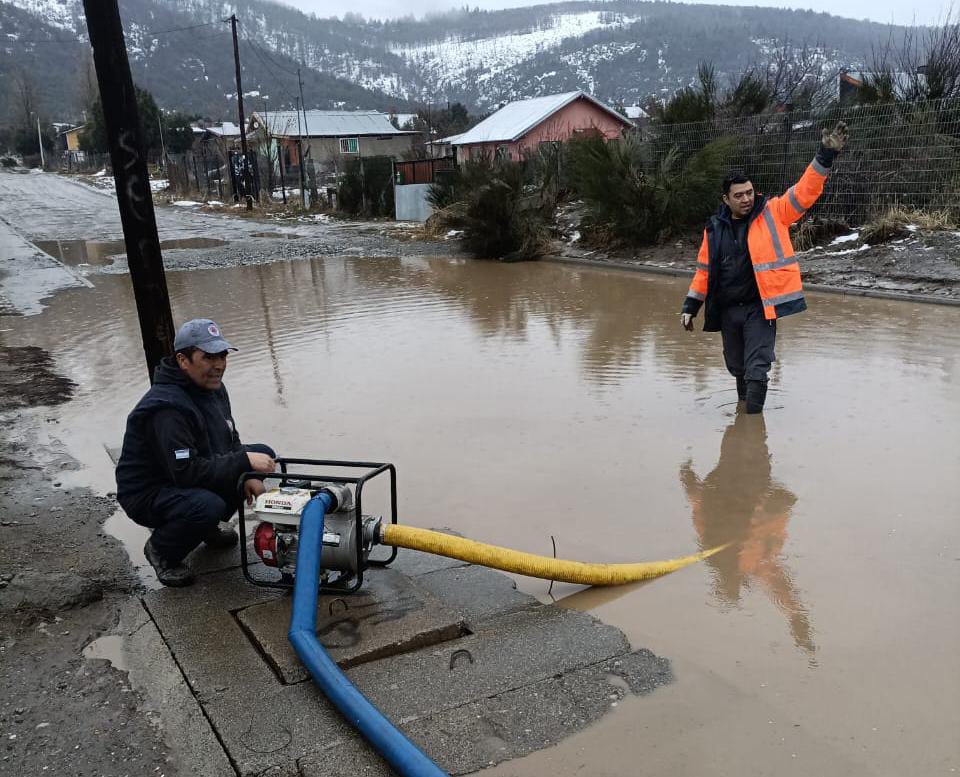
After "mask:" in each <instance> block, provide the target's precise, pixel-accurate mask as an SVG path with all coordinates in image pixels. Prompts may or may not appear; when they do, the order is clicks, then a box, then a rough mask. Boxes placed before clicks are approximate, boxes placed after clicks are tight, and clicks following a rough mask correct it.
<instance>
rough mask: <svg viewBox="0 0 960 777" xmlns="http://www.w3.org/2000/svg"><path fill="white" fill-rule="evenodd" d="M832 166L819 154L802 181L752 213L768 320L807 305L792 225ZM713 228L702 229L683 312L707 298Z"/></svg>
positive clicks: (750, 239) (750, 237)
mask: <svg viewBox="0 0 960 777" xmlns="http://www.w3.org/2000/svg"><path fill="white" fill-rule="evenodd" d="M829 172H830V169H829V168H828V167H824V166H823V165H822V164H820V162H819V161H817V160H816V159H814V160H813V162H811V163H810V164H809V165H808V166H807V169H806V170H805V171H804V173H803V175H802V176H801V177H800V180H799V181H797V183H796V184H795V185H793V186H791V187H790V188H789V189H787V191H786V193H785V194H784V195H782V196H781V197H771V198H770V199H769V200H767V203H766V205H765V206H764V208H763V210H762V211H761V212H760V214H759V215H757V217H756V218H754V220H753V222H752V223H751V224H750V229H749V231H748V233H747V245H748V247H749V249H750V261H751V262H752V263H753V273H754V277H755V278H756V279H757V289H758V290H759V291H760V299H761V301H762V302H763V315H764V317H765V318H767V319H775V318H778V317H781V316H786V315H790V314H791V313H799V312H800V311H801V310H804V309H806V303H805V302H804V301H803V283H802V281H801V280H800V264H799V263H798V261H797V258H796V256H795V255H794V250H793V244H792V243H791V242H790V230H789V227H790V225H791V224H793V223H794V222H795V221H797V220H798V219H800V217H801V216H803V214H804V213H806V212H807V210H809V209H810V207H811V206H812V205H813V204H814V203H815V202H816V201H817V200H818V199H819V197H820V195H821V194H822V193H823V185H824V183H825V182H826V180H827V175H828V174H829ZM708 232H709V230H708V229H705V230H704V231H703V243H702V244H701V245H700V252H699V253H698V254H697V272H696V274H695V275H694V276H693V281H692V282H691V283H690V289H689V291H688V292H687V297H688V298H689V299H690V300H693V301H695V302H693V304H692V305H689V306H685V307H684V312H694V313H695V312H696V311H697V310H698V309H699V307H700V303H701V302H703V301H704V300H706V298H707V291H708V288H709V280H710V239H709V234H708Z"/></svg>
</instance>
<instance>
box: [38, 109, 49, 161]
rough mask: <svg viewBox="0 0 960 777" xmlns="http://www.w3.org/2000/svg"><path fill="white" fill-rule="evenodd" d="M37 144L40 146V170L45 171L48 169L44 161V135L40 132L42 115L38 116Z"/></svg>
mask: <svg viewBox="0 0 960 777" xmlns="http://www.w3.org/2000/svg"><path fill="white" fill-rule="evenodd" d="M37 142H38V143H39V144H40V169H41V170H43V168H44V167H46V166H47V165H46V162H44V160H43V134H42V133H41V132H40V114H39V113H38V114H37Z"/></svg>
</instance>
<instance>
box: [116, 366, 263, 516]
mask: <svg viewBox="0 0 960 777" xmlns="http://www.w3.org/2000/svg"><path fill="white" fill-rule="evenodd" d="M249 469H250V464H249V460H248V458H247V453H246V451H245V450H244V449H243V447H242V445H241V443H240V436H239V434H237V430H236V426H235V425H234V423H233V417H232V416H231V410H230V398H229V396H228V395H227V390H226V388H225V387H223V386H222V385H221V387H220V388H219V389H216V390H214V391H207V390H205V389H202V388H200V387H199V386H197V385H196V384H195V383H194V382H193V381H192V380H190V378H189V377H188V376H187V375H186V373H184V372H183V371H182V370H181V369H180V368H179V367H178V366H177V364H176V362H175V361H174V360H173V358H172V357H167V358H165V359H163V361H161V363H160V364H159V366H158V367H157V369H156V371H155V372H154V382H153V386H151V388H150V390H149V391H148V392H147V393H146V394H145V395H144V396H143V398H142V399H141V400H140V401H139V402H138V403H137V406H136V407H135V408H134V409H133V411H132V412H131V413H130V415H129V416H128V417H127V429H126V432H125V433H124V435H123V449H122V451H121V453H120V461H119V462H118V463H117V500H118V501H119V502H120V506H121V507H122V508H123V509H124V511H125V512H126V513H127V515H129V516H130V517H131V518H132V519H133V520H134V521H136V522H137V523H141V524H143V525H145V526H150V525H152V519H151V515H150V510H151V506H152V504H153V500H154V498H155V497H156V495H157V493H158V492H159V491H160V489H161V488H163V487H165V486H174V487H176V488H205V489H208V490H210V491H213V492H214V493H215V494H217V495H218V496H220V497H221V498H223V500H224V501H225V502H227V504H232V503H234V502H236V501H237V482H238V480H239V478H240V476H241V475H242V474H243V473H244V472H246V471H248V470H249Z"/></svg>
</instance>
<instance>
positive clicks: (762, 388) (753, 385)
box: [747, 380, 767, 414]
mask: <svg viewBox="0 0 960 777" xmlns="http://www.w3.org/2000/svg"><path fill="white" fill-rule="evenodd" d="M766 399H767V382H766V381H765V380H748V381H747V413H750V414H753V413H762V412H763V403H764V402H765V401H766Z"/></svg>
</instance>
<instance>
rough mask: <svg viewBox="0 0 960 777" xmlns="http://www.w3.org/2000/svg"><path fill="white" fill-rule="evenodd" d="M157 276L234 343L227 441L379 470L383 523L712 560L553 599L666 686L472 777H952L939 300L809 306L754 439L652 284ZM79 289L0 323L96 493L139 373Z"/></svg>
mask: <svg viewBox="0 0 960 777" xmlns="http://www.w3.org/2000/svg"><path fill="white" fill-rule="evenodd" d="M167 277H168V282H169V284H170V294H171V299H172V304H173V306H174V314H175V317H176V318H177V319H178V320H182V319H185V318H189V317H194V316H210V317H212V318H214V319H215V320H217V322H218V323H219V324H220V325H221V327H222V329H223V331H224V332H225V333H226V336H227V337H228V338H229V339H230V340H231V341H232V342H233V343H234V344H235V345H237V346H238V347H239V348H240V351H239V352H238V353H236V354H235V355H233V356H231V360H230V367H229V370H228V373H227V376H226V382H227V385H228V386H229V388H230V391H231V397H232V401H233V406H234V411H235V416H236V418H237V422H238V425H239V428H240V431H241V434H242V435H243V437H244V439H245V440H247V441H251V442H252V441H266V442H269V443H270V444H272V445H273V446H274V447H276V448H277V449H278V450H280V451H281V453H283V454H286V455H291V456H316V457H329V458H340V459H367V460H383V461H391V462H394V463H395V464H396V465H397V467H398V472H399V497H400V510H401V520H402V521H403V522H405V523H410V524H413V525H417V526H425V527H431V526H447V527H451V528H453V529H455V530H457V531H459V532H461V533H463V534H465V535H467V536H469V537H472V538H475V539H477V540H482V541H486V542H492V543H496V544H499V545H505V546H510V547H514V548H519V549H522V550H526V551H531V552H535V553H543V554H550V553H551V552H552V548H551V539H550V538H551V535H553V537H555V539H556V543H557V553H558V555H559V556H561V557H565V558H574V559H580V560H586V561H602V562H626V561H637V560H647V559H661V558H669V557H673V556H679V555H684V554H687V553H690V552H692V551H694V550H696V549H697V548H701V547H708V546H713V545H716V544H720V543H723V542H728V541H732V542H733V543H734V546H733V547H732V548H731V549H730V550H728V551H725V552H724V553H722V554H721V555H718V556H717V557H715V558H713V559H711V560H710V561H708V562H707V563H703V564H699V565H696V566H694V567H691V568H688V569H685V570H682V571H680V572H678V573H676V574H673V575H670V576H668V577H666V578H662V579H660V580H656V581H653V582H651V583H648V584H645V585H635V586H631V587H627V588H622V589H589V590H583V589H578V588H577V587H575V586H566V585H555V586H554V588H553V596H554V597H555V598H556V599H557V600H558V601H559V603H560V606H565V607H574V608H578V609H582V610H586V611H589V612H591V613H593V614H595V615H596V616H597V617H599V618H601V619H602V620H604V621H605V622H607V623H611V624H613V625H616V626H617V627H619V628H621V629H622V630H623V631H624V632H625V633H626V634H627V636H628V637H629V638H630V640H631V642H632V643H633V645H634V646H635V647H647V648H649V649H651V650H653V651H654V652H655V653H657V654H659V655H662V656H664V657H666V658H669V659H670V660H671V661H672V664H673V671H674V673H675V675H676V678H677V679H676V681H675V682H674V683H672V684H671V685H669V686H667V687H665V688H661V689H658V690H657V691H656V692H654V693H653V694H651V695H650V696H646V697H642V698H636V697H635V698H628V699H627V700H625V701H622V702H620V703H619V706H618V707H617V709H615V710H613V711H612V714H610V715H607V716H606V717H605V718H604V719H603V720H602V721H601V722H600V723H599V724H598V725H596V726H594V727H592V728H590V729H588V730H587V731H585V732H582V733H580V734H577V735H575V736H573V737H571V738H570V739H567V740H565V741H563V742H561V743H560V744H558V745H557V746H556V747H553V748H549V749H547V750H544V751H541V752H539V753H535V754H533V755H531V756H529V757H527V758H525V759H522V760H519V761H512V762H509V763H506V764H503V765H501V766H500V767H497V768H496V769H494V770H492V771H491V774H492V775H531V776H533V775H543V774H547V773H549V774H551V775H553V776H554V777H563V776H565V775H575V774H577V775H579V774H591V775H627V774H631V775H632V774H641V773H642V774H653V775H691V776H692V775H697V776H698V777H699V776H700V775H707V774H709V775H761V774H763V775H778V776H779V775H812V774H822V775H906V774H915V775H935V774H951V773H954V772H956V770H957V769H958V768H960V752H958V751H960V737H958V731H960V605H958V601H960V520H958V519H960V508H958V504H960V477H958V475H960V435H958V434H957V428H958V421H960V310H957V309H954V308H946V307H938V306H932V305H914V304H908V303H901V302H889V301H876V300H864V299H847V298H843V297H839V296H832V295H810V310H809V311H808V312H806V313H804V314H803V315H801V316H794V317H791V318H789V319H786V320H784V321H783V322H781V326H780V339H779V343H778V354H779V357H780V361H778V362H777V364H776V365H775V369H774V371H773V374H772V381H773V382H772V389H771V393H770V396H769V399H768V402H769V409H768V411H767V412H766V414H765V416H766V417H765V418H757V417H745V416H738V415H737V414H736V413H735V405H734V404H733V401H734V399H735V392H734V386H733V379H732V378H730V376H729V375H727V374H726V372H725V370H724V369H723V364H722V359H721V356H720V345H719V337H718V336H717V335H707V334H704V333H702V332H696V333H686V332H683V331H682V330H681V327H680V324H679V316H678V310H679V306H680V302H681V300H682V297H683V295H684V293H685V287H686V282H685V281H683V280H680V279H672V278H663V277H659V276H651V275H642V274H632V273H625V272H617V271H605V270H596V269H588V268H578V267H568V266H562V265H555V264H546V263H542V264H513V265H500V264H495V263H479V262H469V261H462V260H450V259H445V258H430V259H421V258H410V259H376V260H371V259H354V258H350V259H327V260H325V261H321V260H317V261H314V262H306V261H305V262H299V263H276V264H271V265H265V266H250V267H240V268H232V269H224V270H210V271H196V272H189V273H187V272H180V273H170V274H168V276H167ZM94 280H95V282H96V283H95V288H94V289H73V290H69V291H65V292H63V293H61V294H60V295H59V296H57V297H56V298H55V299H53V300H52V301H51V304H50V306H49V308H48V309H47V310H46V311H45V312H44V313H43V314H42V315H38V316H32V317H26V318H6V319H4V321H3V328H4V329H6V330H8V331H7V332H6V338H7V339H6V342H7V343H13V342H20V343H32V344H36V345H40V346H43V347H45V348H48V349H50V350H51V351H52V352H53V353H54V356H55V357H56V359H57V362H58V364H59V365H60V368H61V369H63V370H65V371H66V374H67V375H68V376H69V377H70V378H71V379H73V380H74V381H75V382H76V383H77V384H78V389H77V393H76V396H75V398H74V400H73V401H71V402H70V403H68V404H66V405H64V406H62V407H59V408H55V409H43V410H42V412H41V411H37V412H38V418H40V419H53V421H54V422H56V423H51V424H48V428H49V429H50V432H49V434H50V435H51V436H52V437H59V438H61V439H62V440H63V442H64V443H66V445H67V448H68V449H69V450H70V451H72V452H73V453H74V455H76V456H78V457H79V458H80V459H81V460H82V461H83V463H84V464H85V465H86V467H85V469H84V470H82V471H81V472H80V473H77V474H76V475H73V476H71V477H74V478H77V479H79V480H81V481H83V482H86V483H92V484H93V485H95V486H96V487H98V488H100V489H101V490H103V491H108V490H112V488H113V484H112V479H111V467H110V463H109V460H108V458H107V456H106V454H105V452H104V446H105V445H107V446H116V445H118V444H119V442H120V438H121V434H122V431H123V420H124V416H125V414H126V412H127V411H128V410H129V409H130V408H131V407H132V406H133V404H134V402H135V401H136V399H137V397H138V396H139V395H140V394H141V393H142V392H143V391H144V390H145V389H146V386H147V381H146V372H145V368H144V365H143V357H142V351H141V345H140V340H139V338H140V335H139V327H138V324H137V319H136V315H135V311H134V308H133V304H132V295H131V291H130V284H129V279H128V278H126V277H122V276H96V277H94ZM517 582H518V585H519V586H520V587H521V588H523V589H524V590H527V591H530V592H532V593H533V594H535V595H537V596H539V597H541V598H543V599H546V598H547V586H548V584H547V583H546V582H543V581H539V580H529V579H525V578H518V580H517ZM237 585H244V583H243V582H242V580H241V578H240V576H239V575H238V577H237ZM614 703H615V702H611V704H614Z"/></svg>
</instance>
